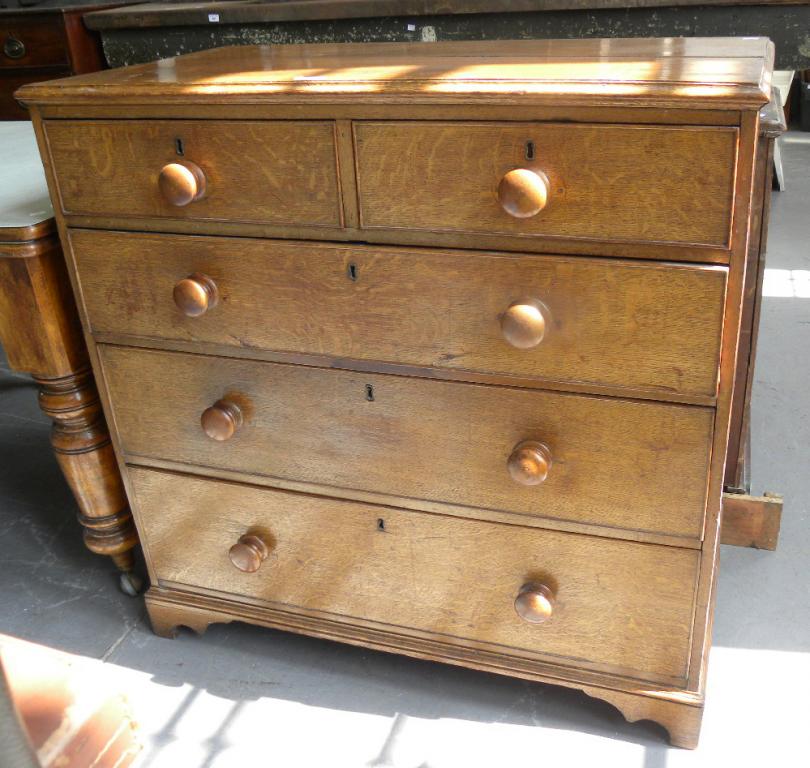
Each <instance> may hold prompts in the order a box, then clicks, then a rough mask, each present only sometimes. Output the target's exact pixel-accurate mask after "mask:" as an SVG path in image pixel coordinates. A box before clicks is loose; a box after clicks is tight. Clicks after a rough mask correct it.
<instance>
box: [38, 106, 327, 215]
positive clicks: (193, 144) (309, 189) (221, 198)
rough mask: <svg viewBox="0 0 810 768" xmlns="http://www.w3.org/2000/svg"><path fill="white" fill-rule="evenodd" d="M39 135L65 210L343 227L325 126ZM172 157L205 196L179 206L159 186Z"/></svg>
mask: <svg viewBox="0 0 810 768" xmlns="http://www.w3.org/2000/svg"><path fill="white" fill-rule="evenodd" d="M46 134H47V140H48V146H49V148H50V152H51V156H52V162H53V164H54V167H55V168H56V169H57V185H58V188H59V197H60V202H61V206H62V208H63V210H64V211H65V212H66V213H84V214H106V215H123V216H127V217H135V216H137V217H145V216H171V217H173V218H179V219H192V220H212V219H228V220H231V221H250V222H266V223H274V224H296V223H298V224H307V225H308V226H340V224H341V215H340V194H339V191H338V182H337V167H336V166H337V160H336V155H335V138H334V126H333V124H332V123H331V122H328V121H301V122H293V123H290V122H281V121H279V122H274V121H267V122H247V121H241V122H239V121H222V122H215V123H207V122H195V121H182V120H177V121H162V120H154V121H139V122H137V123H135V122H133V123H129V122H115V121H70V120H65V121H50V122H48V123H47V124H46ZM178 140H179V141H180V142H181V143H182V145H181V146H182V151H183V155H182V156H181V155H179V154H178V144H177V142H178ZM178 159H186V160H189V161H192V162H194V163H195V164H196V165H198V166H199V167H200V168H201V169H202V170H203V172H204V173H205V176H206V180H207V185H206V194H205V197H204V198H203V199H201V200H197V201H195V202H193V203H191V204H189V205H187V206H185V207H177V206H174V205H170V204H169V203H168V202H166V200H164V198H163V197H162V196H161V194H160V191H159V189H158V175H159V174H160V171H161V169H162V168H163V166H164V165H166V164H168V163H174V162H176V161H177V160H178Z"/></svg>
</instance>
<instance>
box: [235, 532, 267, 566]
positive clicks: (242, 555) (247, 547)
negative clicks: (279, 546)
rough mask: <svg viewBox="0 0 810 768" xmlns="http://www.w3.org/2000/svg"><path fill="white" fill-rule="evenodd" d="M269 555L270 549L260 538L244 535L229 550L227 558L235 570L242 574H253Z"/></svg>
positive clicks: (248, 534)
mask: <svg viewBox="0 0 810 768" xmlns="http://www.w3.org/2000/svg"><path fill="white" fill-rule="evenodd" d="M269 554H270V547H269V546H268V545H267V543H266V542H265V541H264V539H262V538H261V537H260V536H256V535H255V534H252V533H246V534H245V535H244V536H240V537H239V541H237V542H236V544H234V545H233V546H232V547H231V548H230V549H229V550H228V557H230V559H231V562H232V563H233V565H234V567H235V568H238V569H239V570H240V571H242V572H244V573H255V572H256V571H258V570H259V566H260V565H261V564H262V563H263V562H264V561H265V560H266V559H267V556H268V555H269Z"/></svg>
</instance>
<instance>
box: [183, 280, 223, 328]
mask: <svg viewBox="0 0 810 768" xmlns="http://www.w3.org/2000/svg"><path fill="white" fill-rule="evenodd" d="M218 298H219V294H218V292H217V284H216V283H215V282H214V281H213V280H212V279H211V278H210V277H208V276H207V275H203V274H201V273H200V272H195V273H194V274H193V275H189V276H188V277H186V278H184V279H182V280H181V281H180V282H179V283H177V285H175V286H174V303H175V304H176V305H177V308H178V309H179V310H180V311H181V312H182V313H183V314H184V315H186V316H187V317H199V316H200V315H204V314H205V313H206V312H207V311H208V310H209V309H211V308H212V307H215V306H216V303H217V299H218Z"/></svg>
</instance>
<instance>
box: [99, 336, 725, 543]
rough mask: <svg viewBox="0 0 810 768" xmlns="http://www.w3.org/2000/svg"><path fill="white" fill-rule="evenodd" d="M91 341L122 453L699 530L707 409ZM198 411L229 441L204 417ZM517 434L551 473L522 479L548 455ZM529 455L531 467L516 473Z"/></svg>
mask: <svg viewBox="0 0 810 768" xmlns="http://www.w3.org/2000/svg"><path fill="white" fill-rule="evenodd" d="M100 354H101V359H102V362H103V367H104V376H105V379H106V381H107V384H108V387H109V389H110V395H111V400H112V404H113V412H114V417H115V422H116V425H117V427H118V430H119V433H120V436H121V441H122V445H123V449H124V451H125V452H126V453H127V454H128V455H129V456H130V457H136V456H143V457H153V458H157V459H166V460H171V461H179V462H185V463H189V464H195V465H199V466H205V467H219V468H222V469H227V470H232V471H238V472H245V473H249V474H256V475H263V476H266V477H273V478H283V479H286V480H290V481H298V482H303V483H311V484H317V485H319V486H334V487H340V488H347V489H354V490H355V491H357V490H362V491H367V492H370V493H375V494H388V495H391V496H396V497H401V498H406V499H410V500H411V502H410V503H404V505H405V506H411V505H415V506H417V507H418V506H420V505H422V506H424V502H425V501H427V502H440V503H441V502H445V503H449V504H454V505H462V506H464V507H479V508H485V509H493V510H498V511H503V512H512V513H519V514H522V515H531V516H536V517H546V518H556V519H564V520H572V521H576V522H581V523H596V524H602V525H608V526H614V527H618V528H629V529H638V530H648V531H654V532H658V533H669V534H675V535H683V536H688V537H692V538H695V537H699V536H700V535H701V529H702V521H703V512H704V505H705V496H706V477H707V472H708V460H709V444H710V439H711V432H712V419H713V411H712V410H711V409H709V408H698V407H695V406H678V405H664V404H660V403H651V402H643V401H641V402H639V401H630V400H619V399H609V398H597V397H588V396H579V395H569V394H560V393H551V392H543V391H539V390H520V389H510V388H506V387H491V386H485V385H477V384H459V383H450V382H442V381H431V380H427V379H413V378H407V377H400V376H386V375H381V374H366V373H356V372H353V371H335V370H328V369H319V368H306V367H303V366H291V365H280V364H275V363H260V362H251V361H242V360H232V359H224V358H216V357H206V356H199V355H186V354H182V353H170V352H155V351H148V350H138V349H127V348H122V347H109V346H101V347H100ZM233 406H236V408H237V409H238V413H234V412H233ZM204 412H205V419H206V420H207V424H208V427H209V430H210V431H211V432H212V434H215V435H216V437H217V438H224V439H222V440H220V439H211V438H210V437H208V436H207V435H206V433H205V432H204V431H203V429H202V427H201V418H202V415H203V413H204ZM240 420H241V425H240V424H239V423H238V422H239V421H240ZM231 427H233V429H231ZM229 433H232V436H229ZM525 441H530V442H532V443H533V442H537V443H540V444H541V445H543V446H546V448H547V450H548V451H549V452H550V459H551V467H550V469H548V472H547V478H546V479H545V482H541V483H540V484H535V485H525V484H523V483H524V482H526V480H527V479H528V480H533V479H537V477H539V476H540V475H541V474H542V468H543V465H544V464H545V465H547V464H548V463H549V460H548V457H547V456H544V457H541V458H537V451H530V455H526V453H525V451H524V450H523V449H521V450H517V447H518V446H519V445H522V444H523V443H524V442H525ZM530 448H531V446H530ZM510 459H511V461H512V469H513V470H515V471H517V477H518V479H517V480H515V479H513V476H512V473H511V472H510V469H509V462H510ZM524 461H525V462H528V463H527V464H526V465H525V466H526V471H527V472H532V471H535V470H536V476H534V475H532V476H531V477H528V478H527V477H524V476H523V475H521V473H520V472H521V467H523V466H524V465H523V462H524Z"/></svg>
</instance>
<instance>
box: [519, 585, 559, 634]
mask: <svg viewBox="0 0 810 768" xmlns="http://www.w3.org/2000/svg"><path fill="white" fill-rule="evenodd" d="M515 610H516V611H517V615H518V616H520V618H521V619H523V620H524V621H528V622H529V623H530V624H542V623H543V622H544V621H548V620H549V619H550V618H551V615H552V613H553V612H554V593H553V592H552V591H551V589H549V587H547V586H546V585H545V584H540V583H538V582H535V581H532V582H529V583H528V584H524V585H523V586H522V587H521V588H520V592H518V596H517V597H516V598H515Z"/></svg>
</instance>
